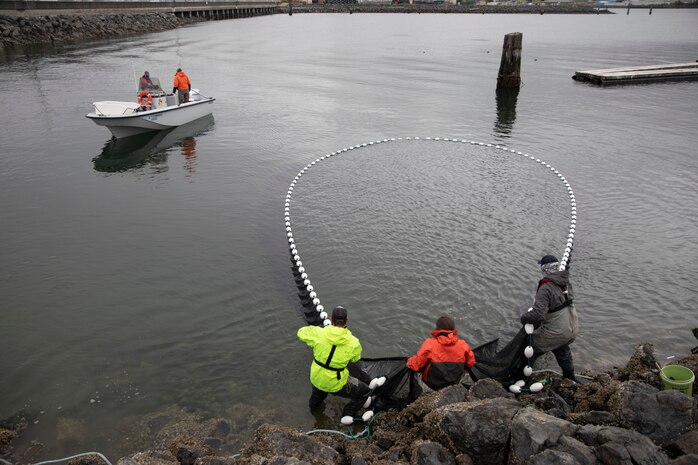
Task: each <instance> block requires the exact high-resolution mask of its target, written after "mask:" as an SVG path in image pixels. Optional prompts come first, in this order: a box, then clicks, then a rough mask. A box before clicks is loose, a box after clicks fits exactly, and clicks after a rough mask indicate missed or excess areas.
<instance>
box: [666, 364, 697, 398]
mask: <svg viewBox="0 0 698 465" xmlns="http://www.w3.org/2000/svg"><path fill="white" fill-rule="evenodd" d="M659 377H660V378H661V379H662V389H674V390H676V391H681V392H683V393H684V394H686V395H687V396H688V397H691V396H692V395H693V381H695V379H696V375H694V374H693V371H691V370H690V369H689V368H686V367H683V366H681V365H667V366H665V367H663V368H662V370H661V371H660V373H659Z"/></svg>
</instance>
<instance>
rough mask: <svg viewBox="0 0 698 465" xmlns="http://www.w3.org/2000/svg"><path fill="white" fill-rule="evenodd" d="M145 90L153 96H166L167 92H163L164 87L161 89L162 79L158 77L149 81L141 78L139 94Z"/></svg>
mask: <svg viewBox="0 0 698 465" xmlns="http://www.w3.org/2000/svg"><path fill="white" fill-rule="evenodd" d="M144 90H145V91H148V92H149V93H150V94H152V95H153V96H156V95H160V94H162V95H164V94H165V92H164V91H163V90H162V87H160V79H158V78H156V77H151V78H149V79H145V78H143V77H141V78H140V79H139V80H138V92H142V91H144Z"/></svg>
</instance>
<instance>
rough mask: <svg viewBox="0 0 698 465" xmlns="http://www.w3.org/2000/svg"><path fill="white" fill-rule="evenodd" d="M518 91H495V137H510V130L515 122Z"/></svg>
mask: <svg viewBox="0 0 698 465" xmlns="http://www.w3.org/2000/svg"><path fill="white" fill-rule="evenodd" d="M518 97H519V89H497V93H496V96H495V99H496V101H497V121H495V122H494V133H495V136H498V137H500V138H505V137H511V130H512V128H513V127H514V122H516V100H517V99H518Z"/></svg>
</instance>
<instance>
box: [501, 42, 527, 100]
mask: <svg viewBox="0 0 698 465" xmlns="http://www.w3.org/2000/svg"><path fill="white" fill-rule="evenodd" d="M522 41H523V34H521V33H520V32H511V33H509V34H507V35H505V36H504V45H503V47H502V62H501V63H500V65H499V75H498V76H497V89H511V88H517V89H518V88H519V87H520V86H521V76H520V74H521V43H522Z"/></svg>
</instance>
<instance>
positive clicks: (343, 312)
mask: <svg viewBox="0 0 698 465" xmlns="http://www.w3.org/2000/svg"><path fill="white" fill-rule="evenodd" d="M332 322H333V323H346V322H347V309H346V308H344V307H342V306H341V305H340V306H337V307H335V308H334V310H332Z"/></svg>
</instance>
